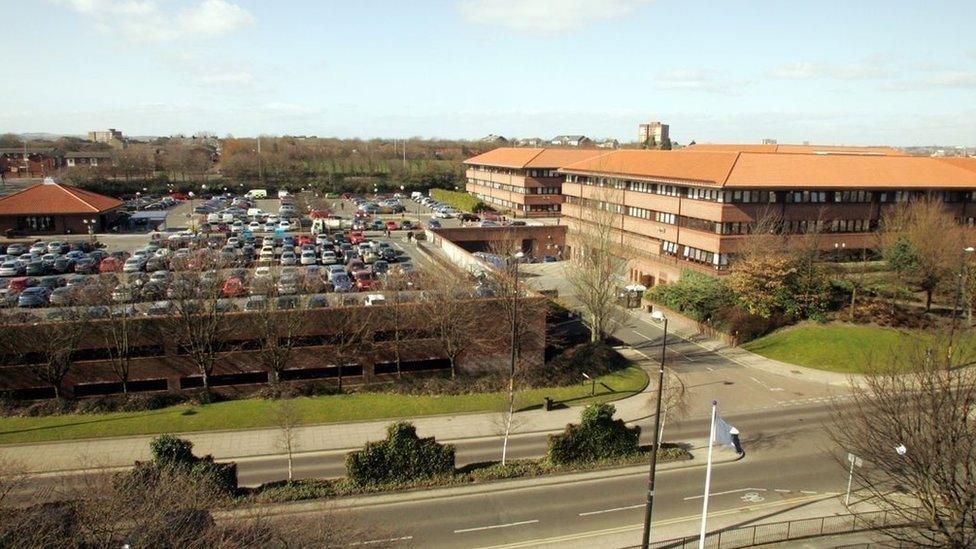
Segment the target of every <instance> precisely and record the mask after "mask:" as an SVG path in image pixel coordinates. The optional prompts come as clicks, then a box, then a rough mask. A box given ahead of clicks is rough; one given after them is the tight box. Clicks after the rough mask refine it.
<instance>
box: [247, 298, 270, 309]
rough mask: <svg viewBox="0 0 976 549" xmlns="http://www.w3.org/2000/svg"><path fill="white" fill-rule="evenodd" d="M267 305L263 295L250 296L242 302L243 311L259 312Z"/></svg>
mask: <svg viewBox="0 0 976 549" xmlns="http://www.w3.org/2000/svg"><path fill="white" fill-rule="evenodd" d="M266 304H267V298H266V297H264V296H263V295H252V296H251V297H248V298H247V301H245V302H244V310H245V311H260V310H262V309H264V307H265V306H266Z"/></svg>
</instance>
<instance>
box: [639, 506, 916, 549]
mask: <svg viewBox="0 0 976 549" xmlns="http://www.w3.org/2000/svg"><path fill="white" fill-rule="evenodd" d="M900 520H901V519H900V518H899V517H898V516H897V515H893V514H891V513H889V512H888V511H872V512H870V513H859V514H856V515H854V514H851V515H832V516H827V517H816V518H809V519H798V520H788V521H783V522H769V523H763V524H754V525H751V526H742V527H732V528H726V529H724V530H719V531H716V532H709V533H708V534H706V535H705V547H706V548H708V549H735V548H737V547H752V546H754V545H763V544H767V543H779V542H784V541H791V540H797V539H804V538H814V537H819V536H831V535H836V534H850V533H854V532H865V531H868V530H876V529H879V528H887V527H892V526H897V525H898V524H897V523H898V522H899V521H900ZM651 547H653V548H655V549H665V548H667V549H672V548H681V549H684V548H697V547H698V536H688V537H684V538H676V539H670V540H665V541H659V542H656V543H652V544H651Z"/></svg>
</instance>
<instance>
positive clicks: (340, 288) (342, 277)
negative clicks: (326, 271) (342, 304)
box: [331, 272, 353, 292]
mask: <svg viewBox="0 0 976 549" xmlns="http://www.w3.org/2000/svg"><path fill="white" fill-rule="evenodd" d="M331 280H332V286H333V288H334V289H335V291H337V292H349V291H352V289H353V283H352V279H350V278H349V275H347V274H346V273H344V272H342V273H333V274H332V278H331Z"/></svg>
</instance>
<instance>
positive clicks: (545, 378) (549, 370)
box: [524, 341, 627, 387]
mask: <svg viewBox="0 0 976 549" xmlns="http://www.w3.org/2000/svg"><path fill="white" fill-rule="evenodd" d="M626 366H627V360H626V359H624V357H622V356H620V353H618V352H617V351H616V350H615V349H614V348H613V347H611V346H610V345H607V344H606V343H605V342H603V341H597V342H586V343H583V344H580V345H576V346H575V347H571V348H569V349H567V350H565V351H563V352H562V353H561V354H559V355H557V356H555V357H554V358H553V359H552V360H550V361H549V363H548V364H547V365H546V367H545V368H533V369H532V370H530V371H528V372H526V373H525V375H524V378H525V379H524V381H525V383H526V384H527V385H528V386H530V387H551V386H558V385H569V384H572V383H578V382H579V379H580V378H581V377H582V375H583V374H584V373H585V374H587V375H589V376H602V375H606V374H609V373H611V372H615V371H617V370H619V369H621V368H624V367H626Z"/></svg>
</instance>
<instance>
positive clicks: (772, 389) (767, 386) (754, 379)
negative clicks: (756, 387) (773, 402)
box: [749, 376, 783, 391]
mask: <svg viewBox="0 0 976 549" xmlns="http://www.w3.org/2000/svg"><path fill="white" fill-rule="evenodd" d="M749 379H751V380H753V381H755V382H756V383H758V384H760V385H762V386H763V388H764V389H766V390H767V391H782V390H783V388H782V387H770V386H769V385H767V384H766V383H764V382H762V381H759V380H758V379H756V378H754V377H752V376H749Z"/></svg>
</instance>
